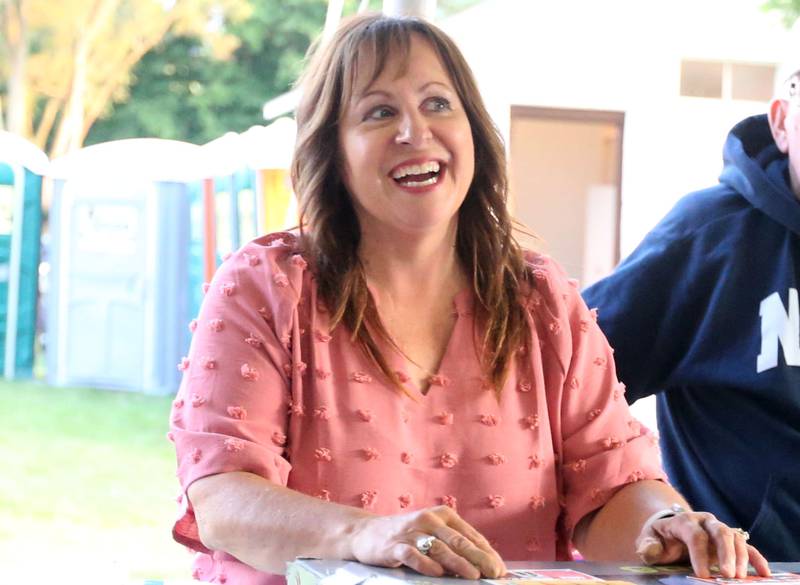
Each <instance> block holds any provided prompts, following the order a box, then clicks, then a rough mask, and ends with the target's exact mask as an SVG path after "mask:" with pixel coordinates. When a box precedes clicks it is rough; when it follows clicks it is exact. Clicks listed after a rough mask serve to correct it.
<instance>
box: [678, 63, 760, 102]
mask: <svg viewBox="0 0 800 585" xmlns="http://www.w3.org/2000/svg"><path fill="white" fill-rule="evenodd" d="M775 69H776V68H775V66H774V65H763V64H758V63H733V62H731V61H692V60H684V61H682V62H681V95H682V96H687V97H703V98H714V99H724V100H749V101H758V102H766V101H769V99H770V98H771V97H772V89H773V84H774V79H775Z"/></svg>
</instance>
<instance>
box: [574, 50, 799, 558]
mask: <svg viewBox="0 0 800 585" xmlns="http://www.w3.org/2000/svg"><path fill="white" fill-rule="evenodd" d="M789 71H791V74H790V75H788V77H783V79H786V81H785V82H784V83H783V85H782V87H781V88H780V90H779V91H778V93H777V97H775V98H774V99H773V100H772V101H771V103H770V105H769V111H768V113H767V114H765V115H760V116H753V117H750V118H747V119H745V120H743V121H741V122H740V123H739V124H737V125H736V126H735V127H734V128H733V129H732V130H731V132H730V134H729V135H728V138H727V141H726V142H725V147H724V170H723V171H722V174H721V176H720V179H719V184H718V185H716V186H714V187H711V188H709V189H705V190H702V191H697V192H695V193H691V194H689V195H687V196H686V197H684V198H683V199H682V200H680V201H679V202H678V203H677V204H676V206H675V207H674V208H673V209H672V210H671V211H670V212H669V213H668V214H667V216H666V217H665V218H664V219H662V220H661V222H660V223H659V224H658V225H657V226H656V227H655V228H654V229H653V230H652V231H651V232H650V233H649V234H648V235H647V236H646V237H645V239H644V240H643V241H642V243H641V244H640V245H639V246H638V248H637V249H636V250H635V251H634V252H633V253H632V254H631V255H630V257H628V258H627V259H626V260H625V261H624V262H622V264H620V266H619V267H617V269H616V270H615V271H614V273H613V274H611V275H610V276H609V277H607V278H605V279H604V280H601V281H600V282H598V283H596V284H594V285H593V286H591V287H589V288H587V289H586V290H584V291H583V296H584V299H585V300H586V302H587V304H588V305H589V306H590V307H597V308H598V312H599V323H600V326H601V328H602V330H603V331H604V332H605V334H606V336H607V337H608V339H609V341H610V342H611V345H612V347H614V349H615V358H616V363H617V367H618V373H619V376H620V379H621V380H622V381H623V382H624V383H625V384H626V386H627V399H628V401H629V402H634V401H636V400H637V399H639V398H642V397H644V396H647V395H650V394H655V393H658V394H657V395H658V398H657V417H658V418H657V420H658V427H659V431H660V435H661V449H662V455H663V458H664V464H665V467H666V470H667V473H668V475H669V478H670V480H671V482H672V483H673V484H674V485H675V486H676V487H677V488H678V490H679V491H680V492H681V493H682V494H683V495H684V496H685V497H686V498H687V500H688V501H689V502H690V503H691V504H692V506H694V507H696V508H698V509H703V510H708V511H710V512H712V513H714V514H715V515H716V516H717V518H719V519H720V520H722V521H723V522H725V523H727V524H728V525H730V526H740V527H742V528H745V529H746V530H747V531H748V532H749V534H750V537H751V538H750V544H754V545H755V546H756V547H757V548H758V549H759V550H761V552H762V553H764V555H765V556H766V557H767V558H768V559H769V560H771V561H797V560H800V308H799V307H798V289H800V282H798V281H800V60H798V61H797V62H796V63H795V67H794V68H793V69H790V70H789Z"/></svg>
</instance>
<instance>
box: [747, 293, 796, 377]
mask: <svg viewBox="0 0 800 585" xmlns="http://www.w3.org/2000/svg"><path fill="white" fill-rule="evenodd" d="M758 314H759V315H760V316H761V353H760V354H759V355H758V358H757V359H756V372H757V373H759V374H760V373H761V372H763V371H765V370H769V369H771V368H775V367H777V366H778V344H779V343H780V345H781V347H783V357H784V358H785V359H786V365H787V366H800V307H799V306H798V302H797V289H796V288H790V289H789V312H788V313H787V312H786V308H785V307H784V306H783V302H781V297H780V295H779V294H778V293H777V292H774V293H772V294H771V295H769V296H768V297H767V298H765V299H764V300H763V301H761V306H760V308H759V310H758Z"/></svg>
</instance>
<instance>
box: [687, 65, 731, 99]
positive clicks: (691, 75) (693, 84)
mask: <svg viewBox="0 0 800 585" xmlns="http://www.w3.org/2000/svg"><path fill="white" fill-rule="evenodd" d="M681 95H685V96H691V97H705V98H721V97H722V63H714V62H704V61H684V62H682V63H681Z"/></svg>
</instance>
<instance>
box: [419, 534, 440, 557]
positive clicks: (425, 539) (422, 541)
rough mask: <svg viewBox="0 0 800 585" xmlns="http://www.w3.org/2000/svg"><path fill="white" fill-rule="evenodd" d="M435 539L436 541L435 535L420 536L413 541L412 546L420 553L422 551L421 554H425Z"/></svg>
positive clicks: (428, 551) (429, 550)
mask: <svg viewBox="0 0 800 585" xmlns="http://www.w3.org/2000/svg"><path fill="white" fill-rule="evenodd" d="M435 541H436V537H435V536H428V535H425V536H420V537H419V538H417V540H416V541H415V542H414V546H416V547H417V550H418V551H419V552H420V553H422V554H423V555H425V556H427V555H428V553H430V552H431V547H432V546H433V543H434V542H435Z"/></svg>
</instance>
